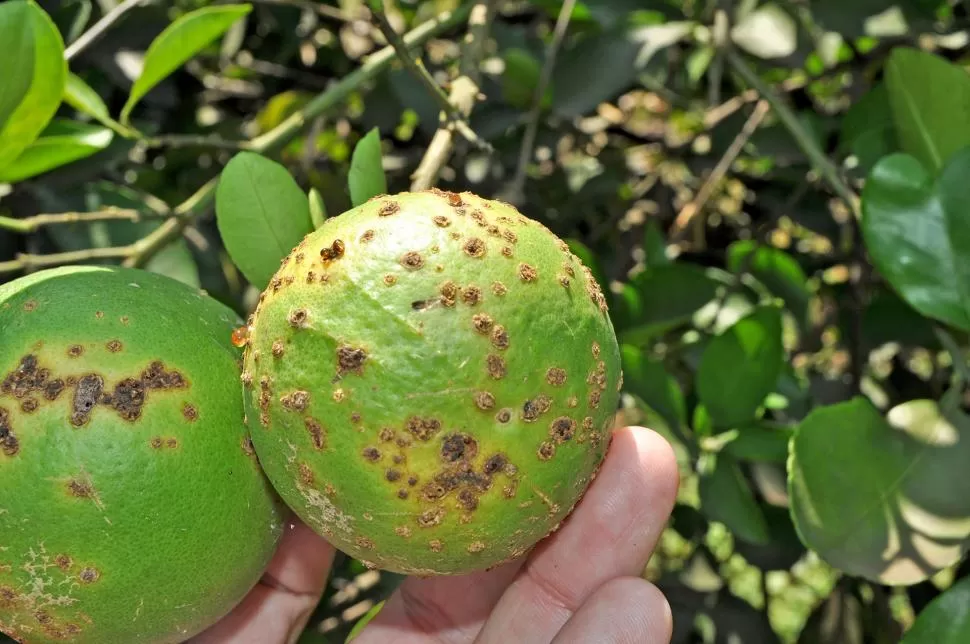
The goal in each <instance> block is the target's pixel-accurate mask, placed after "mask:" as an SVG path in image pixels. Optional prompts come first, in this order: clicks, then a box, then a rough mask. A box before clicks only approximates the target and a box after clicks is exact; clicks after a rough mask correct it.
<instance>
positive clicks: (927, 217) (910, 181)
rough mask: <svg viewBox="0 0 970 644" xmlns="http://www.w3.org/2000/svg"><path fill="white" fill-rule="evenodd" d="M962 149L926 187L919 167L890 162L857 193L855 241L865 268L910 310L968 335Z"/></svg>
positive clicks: (969, 211) (969, 282) (966, 169)
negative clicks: (860, 244) (869, 264)
mask: <svg viewBox="0 0 970 644" xmlns="http://www.w3.org/2000/svg"><path fill="white" fill-rule="evenodd" d="M968 177H970V148H968V149H964V150H961V151H960V152H958V153H957V154H956V155H955V156H954V157H953V158H952V159H950V161H949V162H948V163H947V165H946V167H945V168H944V169H943V171H942V173H941V174H940V176H939V178H938V179H937V180H936V181H933V178H932V177H931V176H930V173H929V172H927V170H926V168H925V167H924V166H922V165H921V164H920V162H919V161H918V160H917V159H915V158H914V157H911V156H909V155H905V154H893V155H891V156H888V157H886V158H884V159H883V160H882V161H880V162H879V163H878V164H876V167H875V168H873V170H872V172H871V173H870V175H869V178H868V180H867V181H866V186H865V189H864V190H863V193H862V233H863V237H864V239H865V243H866V247H867V248H868V250H869V254H870V256H871V257H872V261H873V264H875V266H876V267H877V268H878V269H879V271H880V272H881V273H882V275H883V276H884V277H885V278H886V280H887V281H889V283H890V284H892V286H893V288H894V289H896V291H897V292H898V293H899V294H900V296H901V297H902V298H903V299H904V300H906V302H908V303H909V305H910V306H912V307H913V308H914V309H916V310H917V311H919V312H920V313H922V314H923V315H926V316H928V317H932V318H935V319H937V320H940V321H943V322H946V323H947V324H951V325H953V326H955V327H958V328H961V329H964V330H970V198H968V195H967V191H966V186H967V180H968Z"/></svg>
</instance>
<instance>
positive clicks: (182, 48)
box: [121, 4, 252, 124]
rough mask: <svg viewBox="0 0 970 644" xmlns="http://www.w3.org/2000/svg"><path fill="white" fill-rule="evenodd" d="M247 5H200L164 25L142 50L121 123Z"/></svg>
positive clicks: (125, 121) (243, 11)
mask: <svg viewBox="0 0 970 644" xmlns="http://www.w3.org/2000/svg"><path fill="white" fill-rule="evenodd" d="M251 10H252V6H251V5H248V4H238V5H219V6H214V7H203V8H202V9H196V10H195V11H192V12H190V13H187V14H185V15H184V16H182V17H180V18H179V19H178V20H176V21H175V22H173V23H172V24H170V25H169V26H168V27H166V28H165V30H164V31H162V33H160V34H159V35H158V37H157V38H155V40H154V41H152V44H151V45H149V47H148V51H147V52H145V64H144V67H143V69H142V72H141V75H140V76H139V77H138V80H136V81H135V84H134V85H133V86H132V88H131V92H130V93H129V95H128V101H127V102H126V103H125V105H124V107H123V108H122V109H121V122H122V123H126V124H127V123H128V117H129V115H130V114H131V110H132V109H134V107H135V105H136V104H137V103H138V101H140V100H141V99H142V98H143V97H144V96H145V94H147V93H148V92H149V91H150V90H151V89H152V88H153V87H155V86H156V85H158V84H159V83H160V82H162V81H163V80H164V79H165V78H166V77H167V76H168V75H169V74H171V73H172V72H174V71H175V70H176V69H178V68H179V67H181V66H182V64H183V63H185V62H186V61H188V60H189V59H191V58H192V57H193V56H195V55H196V54H198V53H199V52H200V51H202V50H203V49H204V48H205V47H207V46H208V45H209V44H211V43H212V42H213V41H214V40H215V39H216V38H218V37H219V36H221V35H222V34H224V33H225V32H226V30H227V29H229V27H231V26H232V24H233V23H234V22H236V21H237V20H239V19H240V18H242V17H243V16H245V15H246V14H248V13H249V12H250V11H251Z"/></svg>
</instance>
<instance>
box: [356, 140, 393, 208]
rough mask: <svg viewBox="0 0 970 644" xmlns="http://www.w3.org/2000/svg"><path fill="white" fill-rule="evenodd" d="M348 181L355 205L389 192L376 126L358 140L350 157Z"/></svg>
mask: <svg viewBox="0 0 970 644" xmlns="http://www.w3.org/2000/svg"><path fill="white" fill-rule="evenodd" d="M347 183H348V184H349V186H350V201H351V203H352V204H353V205H354V206H359V205H360V204H362V203H364V202H365V201H367V200H368V199H370V198H371V197H376V196H377V195H382V194H385V193H386V192H387V178H386V177H385V176H384V166H383V164H382V162H381V134H380V132H378V130H377V128H376V127H375V128H373V129H371V131H370V132H368V133H367V134H365V135H364V137H363V138H362V139H361V140H360V141H358V142H357V146H356V147H355V148H354V153H353V155H351V158H350V175H349V176H348V177H347Z"/></svg>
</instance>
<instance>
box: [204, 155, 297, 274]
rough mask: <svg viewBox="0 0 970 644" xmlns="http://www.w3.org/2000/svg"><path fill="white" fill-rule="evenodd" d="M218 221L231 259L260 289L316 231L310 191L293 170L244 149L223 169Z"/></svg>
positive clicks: (217, 210) (218, 202)
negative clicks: (295, 179)
mask: <svg viewBox="0 0 970 644" xmlns="http://www.w3.org/2000/svg"><path fill="white" fill-rule="evenodd" d="M216 224H217V225H218V227H219V234H220V235H221V236H222V240H223V242H224V243H225V245H226V250H227V251H228V252H229V256H230V257H231V258H232V260H233V262H234V263H235V264H236V266H238V267H239V270H240V271H242V273H243V275H245V276H246V279H248V280H249V281H250V282H251V283H252V284H253V286H255V287H257V288H260V289H262V288H265V287H266V285H267V284H268V283H269V281H270V279H271V278H272V277H273V275H274V274H275V273H276V271H277V270H278V269H279V266H280V261H281V260H282V259H283V258H284V257H286V256H287V255H288V254H289V253H290V251H291V250H292V249H293V248H294V247H295V246H296V245H297V244H299V243H300V241H301V240H302V239H303V238H304V237H305V236H306V235H307V234H309V233H310V232H311V231H312V230H313V224H312V222H311V220H310V205H309V203H308V201H307V198H306V195H304V194H303V191H302V190H300V187H299V186H298V185H297V183H296V181H294V180H293V177H291V176H290V173H289V172H287V170H286V168H284V167H283V166H281V165H280V164H278V163H276V162H275V161H270V160H269V159H267V158H265V157H262V156H260V155H258V154H255V153H253V152H240V153H239V154H237V155H236V156H234V157H233V158H232V160H230V161H229V163H228V164H226V168H225V169H224V170H223V171H222V176H221V177H220V178H219V187H218V188H217V189H216Z"/></svg>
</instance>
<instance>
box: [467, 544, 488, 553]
mask: <svg viewBox="0 0 970 644" xmlns="http://www.w3.org/2000/svg"><path fill="white" fill-rule="evenodd" d="M484 549H485V544H484V543H482V542H481V541H472V542H471V543H470V544H468V548H467V550H468V552H469V554H476V553H479V552H481V551H482V550H484Z"/></svg>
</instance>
